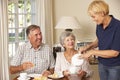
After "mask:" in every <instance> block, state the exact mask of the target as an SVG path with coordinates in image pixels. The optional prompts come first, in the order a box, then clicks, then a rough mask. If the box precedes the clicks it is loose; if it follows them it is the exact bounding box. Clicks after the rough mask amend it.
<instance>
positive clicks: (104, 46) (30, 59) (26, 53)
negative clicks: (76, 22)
mask: <svg viewBox="0 0 120 80" xmlns="http://www.w3.org/2000/svg"><path fill="white" fill-rule="evenodd" d="M88 13H89V14H90V16H91V17H92V19H93V20H94V21H95V22H96V23H97V28H96V35H97V39H96V40H95V41H94V42H93V43H91V44H89V45H87V46H83V47H80V49H79V51H77V50H75V49H74V47H75V36H74V34H73V33H71V32H63V33H62V34H61V36H60V44H61V45H62V46H63V47H64V48H65V51H64V52H61V53H57V58H56V62H55V60H54V58H53V54H52V51H51V48H50V47H49V46H48V45H46V44H44V43H42V32H41V29H40V27H39V26H37V25H30V26H28V28H27V30H26V34H27V36H28V40H29V41H28V42H27V43H25V44H23V45H21V46H20V47H19V48H18V50H17V51H16V55H15V56H14V57H13V59H12V61H11V66H10V72H11V73H12V74H15V73H19V72H27V73H29V74H30V73H40V74H42V75H43V76H48V75H50V74H53V73H54V72H62V73H63V75H64V76H65V77H66V79H68V80H91V79H92V78H91V76H92V71H91V69H90V67H89V63H88V61H87V60H86V58H87V59H88V58H89V57H90V56H92V55H96V56H98V60H99V64H98V66H99V67H98V69H99V75H100V80H120V78H119V75H120V54H119V53H120V41H119V39H120V35H119V34H120V21H119V20H117V19H116V18H114V17H113V16H112V15H109V6H108V4H107V3H105V2H104V1H103V0H95V1H93V2H92V3H91V4H90V5H89V8H88ZM96 47H98V48H99V50H94V48H96ZM79 52H82V53H83V54H81V56H79V57H80V58H83V59H85V61H84V63H83V64H82V65H81V66H78V68H79V67H80V70H78V72H77V73H76V74H71V73H70V71H69V67H70V66H71V59H72V57H73V56H74V55H75V54H80V53H79Z"/></svg>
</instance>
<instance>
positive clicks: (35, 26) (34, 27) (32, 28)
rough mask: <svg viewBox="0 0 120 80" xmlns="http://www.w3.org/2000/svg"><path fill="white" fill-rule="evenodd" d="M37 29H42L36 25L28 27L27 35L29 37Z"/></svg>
mask: <svg viewBox="0 0 120 80" xmlns="http://www.w3.org/2000/svg"><path fill="white" fill-rule="evenodd" d="M35 29H40V26H38V25H34V24H32V25H29V26H28V27H27V29H26V34H27V36H28V35H29V34H30V31H33V30H35Z"/></svg>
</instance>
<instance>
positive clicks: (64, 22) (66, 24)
mask: <svg viewBox="0 0 120 80" xmlns="http://www.w3.org/2000/svg"><path fill="white" fill-rule="evenodd" d="M80 28H81V26H80V24H79V21H78V20H77V19H76V18H75V17H71V16H64V17H62V18H61V19H60V20H59V22H58V23H57V25H56V27H55V29H71V30H72V29H80Z"/></svg>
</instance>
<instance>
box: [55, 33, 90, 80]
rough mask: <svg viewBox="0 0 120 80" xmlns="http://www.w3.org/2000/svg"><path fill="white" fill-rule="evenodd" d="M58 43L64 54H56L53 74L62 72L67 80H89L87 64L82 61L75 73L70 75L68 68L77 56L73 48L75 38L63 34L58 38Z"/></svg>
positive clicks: (69, 34)
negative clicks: (63, 49)
mask: <svg viewBox="0 0 120 80" xmlns="http://www.w3.org/2000/svg"><path fill="white" fill-rule="evenodd" d="M60 43H61V45H62V46H63V47H64V48H65V51H64V52H59V53H57V58H56V65H55V72H62V73H63V75H64V76H66V77H67V78H68V79H69V80H83V78H86V79H84V80H90V78H89V76H91V71H90V69H89V63H88V62H87V61H84V63H83V64H82V65H81V66H80V70H78V72H77V73H75V74H71V72H70V70H69V68H70V67H71V66H72V64H71V59H72V57H73V56H74V55H75V54H79V53H78V51H77V50H75V49H74V47H75V36H74V34H73V33H71V32H63V33H62V34H61V36H60Z"/></svg>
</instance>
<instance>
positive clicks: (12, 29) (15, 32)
mask: <svg viewBox="0 0 120 80" xmlns="http://www.w3.org/2000/svg"><path fill="white" fill-rule="evenodd" d="M35 20H36V8H35V0H9V3H8V33H9V57H12V56H14V54H15V50H16V49H17V47H18V46H19V45H20V44H23V43H24V42H25V41H27V36H26V33H25V31H26V27H27V26H28V25H30V24H35V22H36V21H35Z"/></svg>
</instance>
